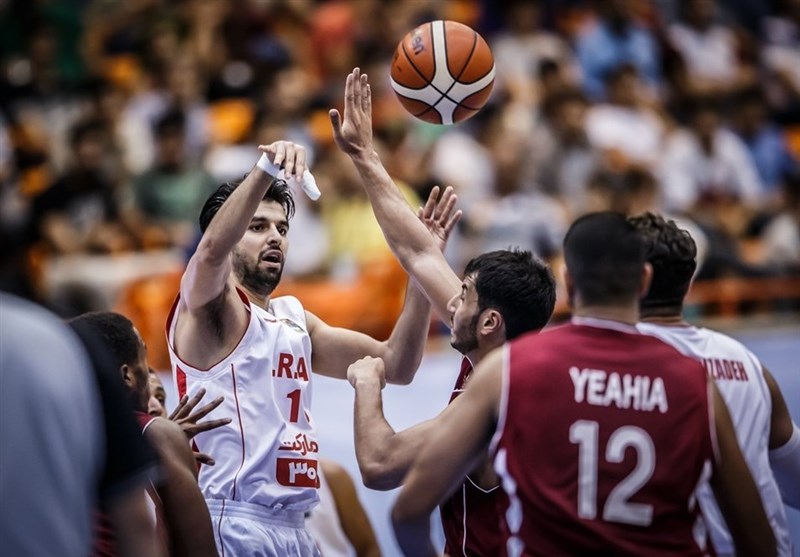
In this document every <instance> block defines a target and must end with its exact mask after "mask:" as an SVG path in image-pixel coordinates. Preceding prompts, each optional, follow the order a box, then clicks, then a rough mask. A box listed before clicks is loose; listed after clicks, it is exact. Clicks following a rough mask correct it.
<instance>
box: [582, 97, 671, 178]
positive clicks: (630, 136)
mask: <svg viewBox="0 0 800 557" xmlns="http://www.w3.org/2000/svg"><path fill="white" fill-rule="evenodd" d="M586 134H587V135H588V136H589V142H590V143H591V144H592V146H594V147H596V148H599V149H614V150H618V151H620V152H621V153H622V154H624V155H625V156H626V157H628V158H629V159H631V161H633V162H637V163H643V164H650V163H653V162H655V161H656V160H657V159H658V157H659V156H660V154H661V147H662V140H663V135H664V127H663V125H662V124H661V121H660V120H659V119H658V118H657V117H656V116H655V115H654V114H653V113H651V112H648V111H647V110H642V109H639V108H633V107H626V106H619V105H612V104H601V105H597V106H594V107H592V108H590V109H589V113H588V114H587V115H586Z"/></svg>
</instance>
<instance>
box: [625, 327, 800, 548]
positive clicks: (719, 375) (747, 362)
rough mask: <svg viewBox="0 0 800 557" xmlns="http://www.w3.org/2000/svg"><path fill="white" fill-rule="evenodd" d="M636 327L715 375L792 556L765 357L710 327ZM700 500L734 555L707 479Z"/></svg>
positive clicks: (714, 531)
mask: <svg viewBox="0 0 800 557" xmlns="http://www.w3.org/2000/svg"><path fill="white" fill-rule="evenodd" d="M637 328H638V329H639V331H641V332H643V333H646V334H649V335H653V336H655V337H658V338H659V339H661V340H663V341H664V342H666V343H667V344H670V345H671V346H674V347H675V348H676V349H677V350H678V351H679V352H681V353H682V354H685V355H686V356H689V357H691V358H694V359H696V360H699V361H700V363H701V364H703V366H704V367H705V369H706V372H707V373H708V376H709V377H711V378H713V379H714V381H715V382H716V384H717V389H719V392H720V394H721V395H722V398H723V399H724V400H725V403H726V404H727V405H728V411H729V412H730V415H731V419H732V421H733V426H734V428H735V429H736V438H737V439H738V441H739V446H740V447H741V449H742V454H743V455H744V459H745V461H746V462H747V465H748V466H749V468H750V473H751V474H752V475H753V479H754V480H755V482H756V486H757V487H758V490H759V491H760V492H761V501H762V502H763V503H764V509H765V511H766V513H767V518H768V519H769V522H770V524H771V525H772V529H773V531H774V532H775V541H776V542H777V544H778V555H786V556H789V555H791V554H792V540H791V536H790V535H789V530H788V523H787V518H786V510H785V508H784V506H783V501H782V500H781V495H780V491H779V489H778V485H777V484H776V483H775V478H774V477H773V475H772V470H771V469H770V465H769V432H770V419H771V416H772V397H771V396H770V394H769V389H768V388H767V383H766V381H765V380H764V372H763V369H762V367H761V362H760V361H759V360H758V358H756V356H755V355H754V354H753V353H752V352H750V351H749V350H748V349H747V348H745V346H744V345H743V344H742V343H741V342H739V341H738V340H735V339H732V338H731V337H729V336H727V335H724V334H722V333H718V332H717V331H712V330H710V329H704V328H698V327H685V326H673V327H668V326H663V325H655V324H653V323H639V324H638V325H637ZM698 499H699V502H700V508H701V510H702V511H703V516H704V518H705V519H706V524H707V526H708V528H709V533H710V535H711V541H712V542H713V544H714V548H715V549H716V550H717V553H718V554H719V555H733V554H734V553H735V548H734V546H733V539H732V538H731V535H730V532H729V531H728V527H727V525H726V523H725V520H724V519H723V517H722V513H720V510H719V507H718V506H717V502H716V500H715V499H714V494H713V493H712V491H711V488H710V487H709V485H708V484H704V485H703V486H701V488H700V489H699V490H698Z"/></svg>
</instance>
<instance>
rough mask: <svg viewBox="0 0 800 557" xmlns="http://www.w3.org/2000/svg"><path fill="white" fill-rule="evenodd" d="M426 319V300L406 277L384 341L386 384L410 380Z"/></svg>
mask: <svg viewBox="0 0 800 557" xmlns="http://www.w3.org/2000/svg"><path fill="white" fill-rule="evenodd" d="M414 219H415V220H416V217H414ZM430 321H431V304H430V302H429V301H428V299H427V298H426V297H425V295H424V294H423V293H422V291H420V289H419V287H418V286H417V285H416V283H415V282H414V281H413V280H409V281H408V288H407V289H406V299H405V303H404V304H403V311H402V312H401V313H400V317H399V318H398V319H397V323H396V324H395V326H394V329H393V330H392V334H391V336H390V337H389V339H388V340H387V341H386V345H387V354H386V355H385V356H384V358H383V359H384V363H385V364H386V382H387V383H393V384H398V385H407V384H409V383H411V381H412V380H413V379H414V375H416V373H417V368H418V367H419V364H420V362H421V361H422V354H423V352H424V350H425V342H426V340H427V338H428V327H429V325H430Z"/></svg>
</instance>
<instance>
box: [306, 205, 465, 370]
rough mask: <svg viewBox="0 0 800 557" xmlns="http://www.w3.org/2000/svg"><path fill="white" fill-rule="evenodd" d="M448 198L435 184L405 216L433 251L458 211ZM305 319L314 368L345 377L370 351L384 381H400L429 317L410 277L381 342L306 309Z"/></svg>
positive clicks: (415, 356)
mask: <svg viewBox="0 0 800 557" xmlns="http://www.w3.org/2000/svg"><path fill="white" fill-rule="evenodd" d="M403 203H405V201H404V202H403ZM454 203H455V198H454V196H453V195H452V194H448V195H444V196H442V197H441V198H439V197H438V190H436V191H433V192H431V195H430V196H429V197H428V201H427V203H426V204H425V206H424V207H422V208H420V210H419V213H418V215H419V219H417V217H415V216H414V214H413V213H411V217H410V218H412V219H414V220H415V221H416V222H418V223H420V226H422V229H423V230H424V231H425V234H427V235H428V238H429V239H430V242H431V243H432V245H434V246H435V247H436V249H437V250H439V253H441V250H442V249H444V246H445V244H446V243H447V239H448V237H449V235H450V231H451V230H452V229H453V226H454V225H455V223H456V222H457V221H458V219H459V217H460V216H461V215H460V213H456V214H455V215H453V214H452V211H453V206H454ZM306 319H307V323H308V332H309V334H310V335H311V339H312V343H313V345H314V352H313V358H314V362H313V366H314V371H316V372H318V373H321V374H323V375H328V376H330V377H335V378H338V379H345V378H346V377H347V368H348V366H349V365H350V364H351V363H353V362H354V361H356V360H358V359H360V358H363V357H364V356H373V357H376V358H382V359H383V361H384V363H385V365H386V380H387V381H388V382H389V383H395V384H400V385H405V384H408V383H410V382H411V381H412V380H413V379H414V375H415V374H416V372H417V368H418V367H419V363H420V361H422V353H423V350H424V348H425V340H426V339H427V337H428V326H429V323H430V303H429V302H428V300H427V299H426V298H425V296H424V295H423V294H422V293H421V291H420V289H419V286H418V285H417V284H416V283H415V281H413V280H411V281H409V285H408V290H407V291H406V300H405V304H404V305H403V311H402V313H401V314H400V317H399V318H398V320H397V323H396V324H395V326H394V329H393V330H392V334H391V336H390V337H389V338H388V339H387V340H386V341H384V342H380V341H377V340H375V339H373V338H371V337H369V336H367V335H364V334H362V333H358V332H356V331H350V330H347V329H340V328H336V327H331V326H329V325H327V324H326V323H324V322H323V321H322V320H320V319H319V318H318V317H316V316H315V315H313V314H311V313H308V312H307V318H306Z"/></svg>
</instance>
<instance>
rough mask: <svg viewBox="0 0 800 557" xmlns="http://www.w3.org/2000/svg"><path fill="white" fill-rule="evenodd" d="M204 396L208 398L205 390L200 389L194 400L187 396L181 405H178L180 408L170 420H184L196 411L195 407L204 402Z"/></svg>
mask: <svg viewBox="0 0 800 557" xmlns="http://www.w3.org/2000/svg"><path fill="white" fill-rule="evenodd" d="M204 396H206V390H205V389H200V390H199V391H197V393H196V394H195V395H194V396H193V397H192V398H187V397H186V396H184V397H183V398H182V399H181V402H180V404H178V407H177V408H176V409H175V412H173V417H171V418H170V419H172V420H173V421H177V420H182V419H183V418H185V417H186V416H188V415H189V414H191V413H192V410H194V407H195V406H197V403H198V402H200V400H202V398H203V397H204Z"/></svg>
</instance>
